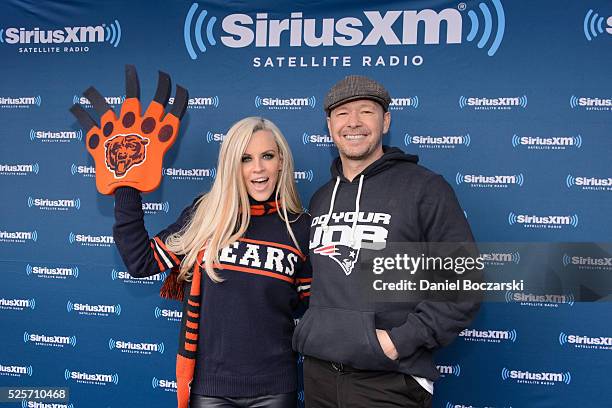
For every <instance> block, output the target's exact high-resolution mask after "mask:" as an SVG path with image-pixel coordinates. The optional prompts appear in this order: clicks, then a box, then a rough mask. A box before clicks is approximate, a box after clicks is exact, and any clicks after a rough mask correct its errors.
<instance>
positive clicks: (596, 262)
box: [562, 254, 612, 270]
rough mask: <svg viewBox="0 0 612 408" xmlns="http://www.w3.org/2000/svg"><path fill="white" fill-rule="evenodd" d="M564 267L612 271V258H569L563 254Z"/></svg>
mask: <svg viewBox="0 0 612 408" xmlns="http://www.w3.org/2000/svg"><path fill="white" fill-rule="evenodd" d="M562 261H563V266H565V267H568V266H570V265H571V266H577V267H578V269H591V270H596V269H599V270H612V258H604V257H602V258H593V257H591V256H586V257H584V256H569V255H568V254H563V258H562Z"/></svg>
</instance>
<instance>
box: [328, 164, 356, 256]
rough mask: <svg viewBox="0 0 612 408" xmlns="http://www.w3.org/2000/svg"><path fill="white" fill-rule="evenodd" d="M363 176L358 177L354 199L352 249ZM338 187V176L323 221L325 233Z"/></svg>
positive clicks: (350, 243)
mask: <svg viewBox="0 0 612 408" xmlns="http://www.w3.org/2000/svg"><path fill="white" fill-rule="evenodd" d="M364 178H365V176H364V175H363V174H362V175H361V176H359V187H358V188H357V197H355V217H354V218H353V226H352V228H351V240H350V241H349V246H350V247H351V248H353V247H354V244H355V231H356V230H357V221H358V220H359V202H360V201H361V190H362V189H363V179H364ZM339 185H340V176H337V177H336V184H335V185H334V191H333V192H332V196H331V202H330V203H329V211H328V213H327V216H326V217H325V221H323V231H327V229H328V226H327V225H328V224H329V220H330V218H331V215H332V212H333V211H334V203H335V202H336V193H337V192H338V186H339Z"/></svg>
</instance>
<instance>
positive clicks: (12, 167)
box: [0, 163, 40, 176]
mask: <svg viewBox="0 0 612 408" xmlns="http://www.w3.org/2000/svg"><path fill="white" fill-rule="evenodd" d="M39 171H40V166H39V165H38V163H32V164H0V176H28V175H30V174H38V172H39Z"/></svg>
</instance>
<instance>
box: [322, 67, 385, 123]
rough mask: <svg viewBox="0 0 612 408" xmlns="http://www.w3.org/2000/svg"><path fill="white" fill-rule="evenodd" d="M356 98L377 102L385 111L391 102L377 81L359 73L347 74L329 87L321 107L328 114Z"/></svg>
mask: <svg viewBox="0 0 612 408" xmlns="http://www.w3.org/2000/svg"><path fill="white" fill-rule="evenodd" d="M358 99H370V100H373V101H374V102H378V103H379V104H380V105H381V106H382V107H383V110H384V111H385V112H386V111H388V110H389V104H390V103H391V97H390V96H389V92H387V90H386V89H385V87H384V86H382V85H381V84H379V83H378V82H376V81H374V80H373V79H370V78H368V77H365V76H361V75H349V76H347V77H345V78H344V79H342V80H340V81H338V82H336V84H335V85H334V86H332V87H331V89H330V90H329V92H328V93H327V95H326V96H325V101H324V102H323V109H325V112H326V113H327V115H328V116H329V113H330V112H331V111H332V110H333V109H334V108H336V107H338V106H340V105H342V104H343V103H346V102H351V101H355V100H358Z"/></svg>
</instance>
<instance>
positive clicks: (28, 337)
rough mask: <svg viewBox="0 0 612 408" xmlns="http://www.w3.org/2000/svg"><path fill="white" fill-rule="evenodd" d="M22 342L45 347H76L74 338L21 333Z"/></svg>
mask: <svg viewBox="0 0 612 408" xmlns="http://www.w3.org/2000/svg"><path fill="white" fill-rule="evenodd" d="M23 342H24V343H26V344H27V343H32V344H34V345H36V346H46V347H64V346H72V347H76V343H77V338H76V336H47V335H45V334H36V333H28V332H27V331H25V332H23Z"/></svg>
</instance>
